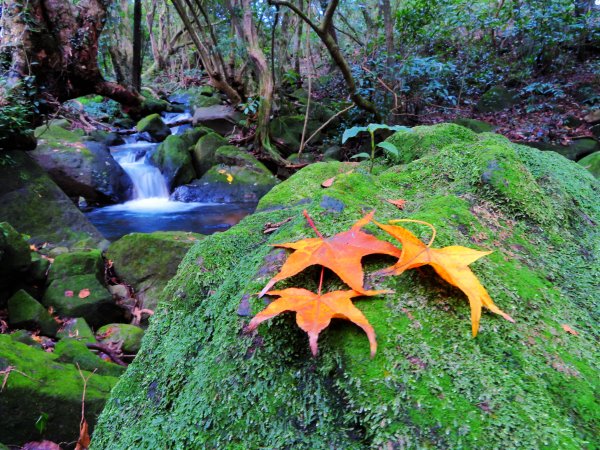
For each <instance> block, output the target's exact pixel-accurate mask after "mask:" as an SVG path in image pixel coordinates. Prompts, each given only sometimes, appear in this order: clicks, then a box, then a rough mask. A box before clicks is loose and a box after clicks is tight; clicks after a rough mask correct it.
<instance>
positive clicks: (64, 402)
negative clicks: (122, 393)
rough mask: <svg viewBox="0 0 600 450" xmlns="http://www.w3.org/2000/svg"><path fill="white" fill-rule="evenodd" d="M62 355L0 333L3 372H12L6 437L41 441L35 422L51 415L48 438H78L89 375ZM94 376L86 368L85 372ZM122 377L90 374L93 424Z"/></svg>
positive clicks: (5, 393)
mask: <svg viewBox="0 0 600 450" xmlns="http://www.w3.org/2000/svg"><path fill="white" fill-rule="evenodd" d="M86 350H87V349H86ZM92 356H94V357H95V358H96V359H98V360H99V361H100V362H102V361H101V360H100V359H99V358H98V357H97V356H95V355H92ZM58 359H59V355H57V354H54V353H48V352H45V351H43V350H39V349H36V348H33V347H29V346H27V345H25V344H21V343H19V342H15V341H13V340H12V339H11V338H10V336H9V335H4V334H2V335H0V371H3V373H6V385H5V386H4V387H3V389H2V393H0V411H1V412H2V426H0V442H6V443H7V444H10V445H19V446H20V445H23V444H24V443H26V442H29V441H32V440H35V439H36V438H37V437H39V436H40V433H39V431H38V430H36V427H35V423H36V421H37V420H38V419H39V418H40V416H41V415H42V414H47V416H48V418H47V422H46V428H45V431H44V433H43V437H44V438H45V439H48V440H51V441H54V442H74V441H76V440H77V437H78V436H79V421H80V420H81V395H82V393H83V380H82V378H81V375H80V373H79V371H78V369H77V367H76V366H75V365H73V364H71V363H61V362H59V361H58ZM105 364H108V363H105ZM90 375H92V374H91V373H90V372H88V371H86V370H84V371H83V376H85V377H89V376H90ZM3 381H4V376H3ZM116 382H117V378H116V377H114V376H106V375H100V374H98V373H96V374H94V375H92V376H91V377H90V378H89V380H88V382H87V389H86V396H85V416H86V420H87V422H88V424H89V425H90V427H91V428H93V427H94V424H95V422H96V418H97V416H98V415H99V414H100V411H101V410H102V407H103V406H104V403H105V401H106V399H107V398H108V394H109V393H110V390H111V389H112V387H113V386H114V385H115V383H116Z"/></svg>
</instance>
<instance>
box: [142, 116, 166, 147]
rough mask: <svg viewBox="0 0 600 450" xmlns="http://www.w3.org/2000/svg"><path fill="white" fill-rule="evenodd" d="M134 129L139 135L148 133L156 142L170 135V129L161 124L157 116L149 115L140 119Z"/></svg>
mask: <svg viewBox="0 0 600 450" xmlns="http://www.w3.org/2000/svg"><path fill="white" fill-rule="evenodd" d="M135 129H136V130H137V131H138V132H140V133H148V134H149V135H150V136H151V137H152V139H154V140H155V141H156V142H162V141H164V140H165V139H166V138H167V136H169V135H170V134H171V129H170V128H169V127H168V126H167V125H166V124H165V123H164V122H163V120H162V118H161V117H160V115H159V114H150V115H149V116H146V117H144V118H143V119H141V120H140V121H139V122H138V123H137V125H136V126H135Z"/></svg>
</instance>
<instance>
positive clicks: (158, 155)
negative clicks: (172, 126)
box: [150, 136, 196, 191]
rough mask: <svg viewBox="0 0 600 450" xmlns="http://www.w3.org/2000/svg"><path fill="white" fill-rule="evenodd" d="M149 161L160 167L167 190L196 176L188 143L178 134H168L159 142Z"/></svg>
mask: <svg viewBox="0 0 600 450" xmlns="http://www.w3.org/2000/svg"><path fill="white" fill-rule="evenodd" d="M150 162H151V163H152V164H153V165H155V166H156V167H158V168H159V169H160V172H161V173H162V174H163V176H164V178H165V180H166V182H167V186H168V188H169V191H171V190H173V189H174V188H176V187H177V186H180V185H182V184H185V183H189V182H190V181H192V180H193V179H194V178H196V171H195V170H194V166H193V165H192V157H191V155H190V151H189V145H188V143H187V142H186V140H185V139H184V138H182V137H180V136H169V137H167V139H165V141H164V142H163V143H162V144H160V145H159V146H158V147H157V148H156V150H155V151H154V153H153V154H152V156H151V157H150Z"/></svg>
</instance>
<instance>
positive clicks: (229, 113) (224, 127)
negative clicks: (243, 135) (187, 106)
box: [192, 105, 240, 136]
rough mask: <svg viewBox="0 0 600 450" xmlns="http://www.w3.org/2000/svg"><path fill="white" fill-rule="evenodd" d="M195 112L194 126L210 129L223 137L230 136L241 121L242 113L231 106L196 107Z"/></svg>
mask: <svg viewBox="0 0 600 450" xmlns="http://www.w3.org/2000/svg"><path fill="white" fill-rule="evenodd" d="M193 111H194V116H193V118H192V124H193V125H194V126H196V125H202V126H205V127H208V128H210V129H212V130H214V131H215V132H217V133H219V134H221V135H223V136H226V135H228V134H230V133H231V132H232V131H233V129H234V128H235V127H236V126H237V124H238V121H239V120H240V113H239V112H238V111H236V109H235V108H234V107H233V106H230V105H213V106H206V107H194V108H193Z"/></svg>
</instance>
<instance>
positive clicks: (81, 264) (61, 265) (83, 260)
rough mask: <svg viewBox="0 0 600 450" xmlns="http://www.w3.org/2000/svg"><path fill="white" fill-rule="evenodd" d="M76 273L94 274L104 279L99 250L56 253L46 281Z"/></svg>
mask: <svg viewBox="0 0 600 450" xmlns="http://www.w3.org/2000/svg"><path fill="white" fill-rule="evenodd" d="M76 275H94V276H95V277H96V278H97V279H98V281H103V280H104V259H102V252H101V251H100V250H82V251H78V252H71V253H62V254H60V255H57V256H56V257H55V258H54V261H53V262H52V265H51V266H50V270H49V271H48V281H50V282H51V281H54V280H62V279H66V278H69V277H72V276H76Z"/></svg>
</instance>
